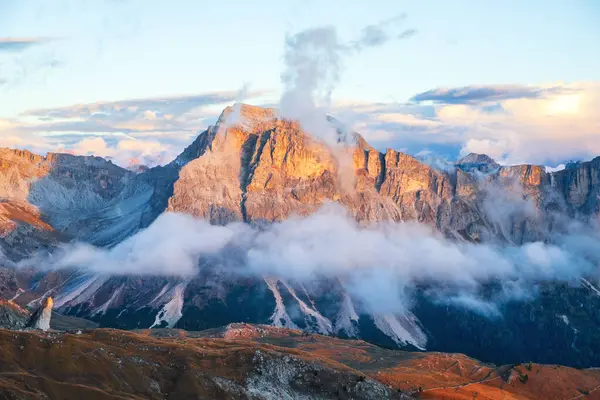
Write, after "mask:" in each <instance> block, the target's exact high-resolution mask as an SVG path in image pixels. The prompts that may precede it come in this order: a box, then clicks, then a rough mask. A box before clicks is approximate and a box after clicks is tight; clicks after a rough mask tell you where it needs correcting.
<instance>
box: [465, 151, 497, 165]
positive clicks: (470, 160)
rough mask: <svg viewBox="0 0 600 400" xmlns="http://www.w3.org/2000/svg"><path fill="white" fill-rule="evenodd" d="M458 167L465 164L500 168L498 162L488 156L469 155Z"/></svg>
mask: <svg viewBox="0 0 600 400" xmlns="http://www.w3.org/2000/svg"><path fill="white" fill-rule="evenodd" d="M457 164H458V165H464V164H485V165H490V166H500V165H499V164H498V163H496V161H495V160H494V159H493V158H492V157H490V156H488V155H487V154H479V153H469V154H467V155H466V156H464V157H463V158H461V159H460V160H458V162H457Z"/></svg>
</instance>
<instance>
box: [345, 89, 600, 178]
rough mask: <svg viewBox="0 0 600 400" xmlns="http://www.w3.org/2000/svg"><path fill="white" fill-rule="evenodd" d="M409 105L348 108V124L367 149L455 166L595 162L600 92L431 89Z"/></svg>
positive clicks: (354, 105) (598, 143)
mask: <svg viewBox="0 0 600 400" xmlns="http://www.w3.org/2000/svg"><path fill="white" fill-rule="evenodd" d="M411 100H412V101H411V102H408V103H396V104H393V103H380V104H368V103H367V104H365V103H363V104H361V103H348V102H347V103H346V104H339V105H337V106H336V107H334V115H340V116H341V118H343V117H349V118H351V120H349V121H348V122H350V123H352V124H353V127H354V129H355V130H356V131H358V132H361V133H362V134H363V136H365V138H366V139H367V140H368V141H370V142H371V144H372V145H374V146H376V147H378V148H380V149H385V148H386V147H393V148H401V149H405V151H408V152H410V153H412V154H415V153H418V152H420V151H424V150H429V151H431V152H434V153H437V154H441V155H445V156H449V157H450V158H451V159H453V160H455V159H456V158H458V157H460V156H461V155H466V154H468V153H471V152H475V153H485V154H488V155H490V156H491V157H493V158H494V159H496V160H497V161H499V162H500V163H502V164H521V163H532V164H539V165H549V166H552V167H556V166H557V165H559V164H564V163H565V162H567V161H569V160H581V159H592V158H594V157H596V156H598V155H600V114H598V113H597V111H596V110H598V108H599V107H600V84H599V83H597V82H581V83H572V84H554V85H547V86H520V85H490V86H470V87H461V88H450V89H434V90H430V91H427V92H423V93H420V94H417V95H415V96H413V97H412V99H411Z"/></svg>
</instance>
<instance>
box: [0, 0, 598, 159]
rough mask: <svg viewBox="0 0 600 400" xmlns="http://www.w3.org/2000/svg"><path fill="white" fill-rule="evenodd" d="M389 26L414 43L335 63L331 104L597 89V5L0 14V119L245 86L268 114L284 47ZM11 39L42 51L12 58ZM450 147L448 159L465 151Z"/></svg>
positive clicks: (78, 6) (51, 9) (474, 2)
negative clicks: (495, 91) (524, 88)
mask: <svg viewBox="0 0 600 400" xmlns="http://www.w3.org/2000/svg"><path fill="white" fill-rule="evenodd" d="M400 14H406V19H405V20H404V21H403V23H402V25H403V27H404V28H406V29H415V30H416V31H417V33H416V34H415V35H414V36H412V37H410V38H409V39H406V40H394V41H391V42H389V43H387V44H386V45H384V46H380V47H377V48H372V49H367V50H366V51H363V52H361V53H360V54H357V55H355V56H353V57H349V58H345V59H344V60H343V61H344V65H343V69H342V76H341V79H340V84H339V85H338V86H337V88H336V90H335V92H334V99H335V100H336V101H354V102H364V103H368V102H378V103H381V102H383V103H396V102H399V103H403V102H406V101H408V99H410V98H412V97H413V96H415V95H416V94H419V93H422V92H425V91H428V90H431V89H435V88H438V87H462V86H472V85H498V84H510V85H549V84H557V82H563V83H567V84H568V83H572V82H587V83H590V82H591V83H593V84H595V83H596V82H598V81H600V50H599V49H600V23H599V22H598V21H600V2H599V1H596V0H570V1H567V0H502V1H501V0H454V1H445V0H436V1H433V0H422V1H417V0H369V1H358V0H355V1H347V0H346V1H342V0H305V1H299V0H289V1H285V0H283V1H282V0H278V1H275V0H254V1H245V0H244V1H242V0H230V1H227V2H217V1H205V0H172V1H163V0H156V1H155V0H105V1H101V0H89V1H83V0H0V118H4V119H11V118H16V117H20V118H21V119H22V118H23V117H22V115H23V113H25V112H26V111H28V110H32V109H39V108H57V107H67V106H72V105H74V104H86V103H94V102H118V101H123V100H127V99H145V98H157V97H170V96H179V95H197V94H203V93H207V92H222V91H233V92H235V91H236V90H238V89H239V88H240V87H242V85H243V84H245V83H247V84H250V87H251V89H254V90H271V91H272V94H271V96H270V97H269V98H266V99H265V101H269V100H272V101H274V102H276V101H277V100H278V96H279V91H280V89H281V83H280V74H281V72H282V70H283V60H282V56H283V51H284V40H285V35H286V33H295V32H298V31H300V30H302V29H306V28H309V27H318V26H326V25H331V26H334V27H335V28H336V29H337V31H338V34H339V35H340V36H341V38H342V39H343V40H348V41H349V40H352V39H353V38H355V37H356V35H357V33H359V32H360V31H361V29H362V28H363V27H365V26H366V25H369V24H376V23H378V22H379V21H382V20H386V19H389V18H391V17H394V16H398V15H400ZM11 38H12V40H17V39H19V40H22V39H46V40H40V41H39V43H36V44H35V45H27V44H25V45H23V46H20V47H18V46H14V45H13V46H12V47H11V44H10V43H8V42H10V40H9V39H11ZM3 42H4V46H3V45H2V43H3ZM7 43H8V44H7ZM563 83H561V85H562V84H563ZM586 98H587V97H586ZM594 98H595V97H594ZM586 104H587V103H586ZM409 114H411V115H414V112H413V111H410V113H409ZM427 116H428V115H425V117H427ZM420 117H423V115H421V116H420ZM357 119H360V118H357ZM419 124H420V125H419V126H422V125H423V123H419ZM5 125H7V123H5ZM586 126H587V125H586ZM13 128H14V127H13ZM413 128H414V126H412V125H411V129H413ZM1 129H2V123H1V120H0V130H1ZM40 129H41V128H40ZM194 129H195V127H194ZM511 129H513V128H512V126H511ZM594 129H595V127H594ZM29 130H31V129H29ZM113 130H114V129H113ZM191 130H192V128H191V127H190V130H189V131H190V132H191ZM62 131H63V132H67V130H66V129H63V130H62ZM19 132H21V131H19ZM186 132H187V131H186ZM68 133H70V134H72V133H76V132H75V131H73V130H68ZM96 133H98V134H100V133H102V132H101V131H97V132H96ZM113 133H114V132H113ZM392 136H393V135H392ZM372 137H373V138H374V139H373V140H377V137H378V136H377V135H372ZM423 137H424V136H423ZM428 138H433V140H431V143H437V144H439V142H440V140H441V139H440V136H435V137H434V136H428ZM171 139H172V138H171ZM187 139H188V137H187V136H186V137H185V138H184V139H181V142H182V143H183V142H184V141H185V140H187ZM396 139H397V138H396V137H394V139H393V140H392V139H390V142H393V141H394V140H396ZM428 140H429V139H428ZM452 140H455V142H456V143H454V142H453V143H454V144H453V145H455V146H458V147H456V148H457V149H459V148H461V147H460V146H461V145H464V143H462V144H461V141H462V142H466V139H465V138H462V137H461V138H458V139H455V138H453V139H452ZM384 141H385V140H384ZM13 142H14V140H13ZM11 143H12V142H11ZM424 143H427V141H424ZM444 143H445V142H444ZM599 146H600V145H599ZM599 149H600V148H599ZM553 159H554V158H553Z"/></svg>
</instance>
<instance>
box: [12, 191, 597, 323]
mask: <svg viewBox="0 0 600 400" xmlns="http://www.w3.org/2000/svg"><path fill="white" fill-rule="evenodd" d="M504 201H505V202H506V203H508V202H509V200H504ZM496 206H498V204H497V202H496ZM513 206H514V207H521V206H522V205H521V204H520V203H516V204H514V205H510V206H509V205H506V206H503V207H504V208H505V209H508V208H510V207H513ZM496 208H498V207H496ZM498 214H499V215H498V216H499V217H501V216H502V215H505V214H506V213H498ZM500 214H502V215H500ZM598 245H600V237H599V236H598V231H597V230H586V229H585V228H583V227H579V228H578V230H573V231H571V232H569V235H567V236H565V237H557V238H556V241H555V244H546V243H543V242H536V243H528V244H525V245H523V246H521V247H517V246H500V245H491V244H472V243H457V242H455V241H451V240H449V239H447V238H445V237H443V236H442V235H441V234H439V233H437V232H435V231H434V230H433V229H432V228H430V227H428V226H425V225H420V224H416V223H383V224H379V225H371V226H359V224H358V223H357V222H356V221H355V220H354V219H353V218H351V217H349V215H348V214H347V212H346V210H344V209H343V208H342V207H341V206H339V205H334V204H330V205H327V206H325V207H323V208H322V209H321V210H320V211H318V212H317V213H316V214H313V215H311V216H308V217H294V218H290V219H288V220H285V221H282V222H278V223H274V224H272V225H270V226H268V227H265V229H255V228H252V227H250V226H249V225H245V224H242V223H233V224H229V225H227V226H214V225H210V224H209V223H208V222H206V221H204V220H200V219H195V218H193V217H191V216H189V215H183V214H176V213H165V214H163V215H161V216H160V217H159V218H158V219H157V220H156V221H155V222H154V223H153V224H152V225H151V226H150V227H149V228H147V229H146V230H143V231H141V232H139V233H138V234H136V235H134V236H132V237H130V238H129V239H127V240H126V241H124V242H122V243H121V244H119V245H117V246H116V247H114V248H112V249H99V248H94V247H92V246H90V245H84V244H75V245H68V247H66V248H64V249H63V252H62V253H57V254H55V255H54V256H53V257H52V259H49V260H46V261H44V262H40V260H39V259H34V260H27V261H25V262H23V265H29V264H31V263H35V265H52V266H53V267H54V268H72V267H81V268H84V269H87V270H90V272H94V273H98V274H116V275H159V276H185V277H190V276H194V275H195V274H197V273H198V268H201V267H200V265H202V264H200V263H199V261H200V260H204V261H211V260H212V262H213V263H219V264H220V265H222V267H223V268H225V269H226V270H227V271H231V272H234V271H237V272H238V273H240V274H244V275H247V274H249V273H250V274H253V275H255V276H256V277H260V276H273V277H279V278H282V279H287V280H296V281H299V282H305V283H310V282H314V280H315V279H319V278H330V279H339V280H340V282H341V283H342V284H343V285H344V286H345V287H346V289H347V290H348V291H349V292H350V293H351V294H353V295H354V296H355V297H357V298H358V299H359V300H360V303H361V304H365V305H367V307H368V308H369V309H370V310H371V311H373V312H380V313H390V312H399V311H404V310H405V309H406V308H407V307H408V306H409V303H408V300H409V299H408V298H407V296H408V293H409V292H410V290H411V289H413V288H414V287H415V286H416V285H418V284H421V285H425V286H428V285H433V287H437V288H440V290H443V295H440V294H441V293H442V292H440V290H435V291H432V292H431V293H430V295H431V296H433V297H434V299H436V301H445V302H450V303H454V304H459V305H462V306H464V307H469V308H472V309H474V310H476V311H478V312H480V313H485V314H488V315H489V314H491V315H494V314H496V313H497V312H496V311H495V305H494V304H496V303H498V302H500V303H502V302H503V301H508V300H512V299H518V298H522V297H523V296H524V295H525V294H526V293H528V292H529V293H532V290H533V289H532V288H533V287H534V285H535V284H537V283H539V282H540V281H554V280H561V281H570V280H574V279H578V278H579V277H581V276H589V275H593V274H595V273H597V265H598V263H599V262H600V258H599V255H598V252H597V251H596V249H597V248H598ZM490 282H500V283H501V284H502V287H503V288H504V290H503V291H502V292H500V293H499V294H498V296H499V297H495V298H494V297H493V298H491V299H490V298H489V297H487V295H484V294H483V292H482V290H481V289H482V285H484V284H486V283H490ZM442 288H443V289H442Z"/></svg>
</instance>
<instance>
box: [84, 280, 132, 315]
mask: <svg viewBox="0 0 600 400" xmlns="http://www.w3.org/2000/svg"><path fill="white" fill-rule="evenodd" d="M124 288H125V285H121V286H119V288H118V289H117V290H115V291H114V292H113V294H112V295H111V296H110V299H108V301H107V302H106V303H104V304H102V305H101V306H100V307H98V308H97V309H96V310H94V312H93V313H92V315H98V314H106V311H107V310H108V308H109V307H110V305H111V304H112V303H113V302H114V301H115V300H116V299H117V297H118V296H119V295H120V294H121V292H123V289H124Z"/></svg>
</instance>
